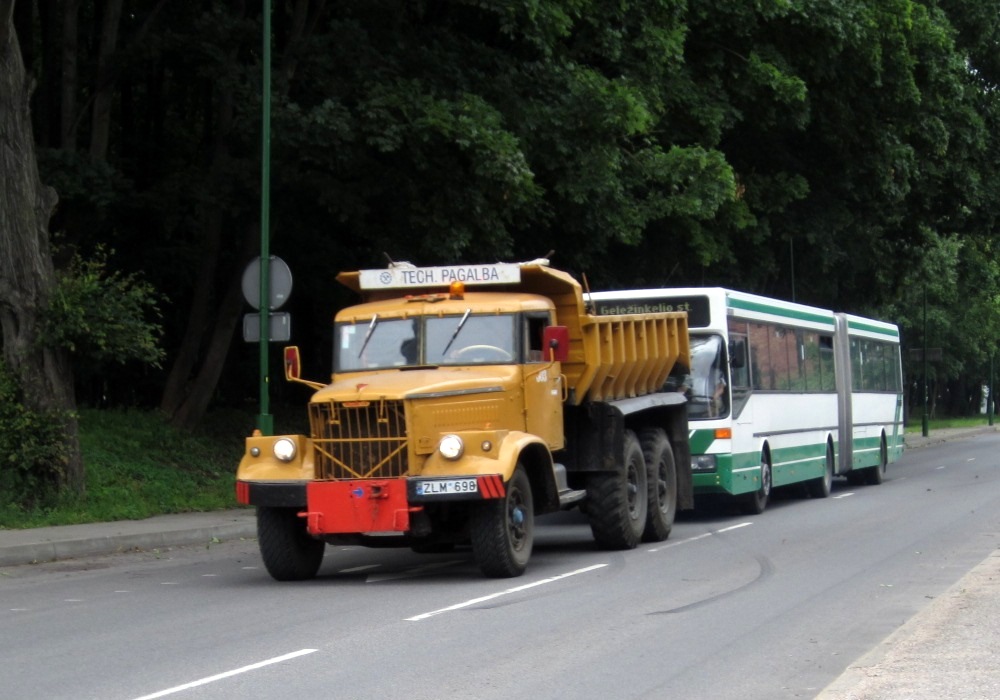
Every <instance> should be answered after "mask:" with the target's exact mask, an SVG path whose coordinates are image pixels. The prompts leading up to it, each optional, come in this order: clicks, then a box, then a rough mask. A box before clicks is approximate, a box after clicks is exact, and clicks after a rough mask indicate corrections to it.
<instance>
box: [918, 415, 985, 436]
mask: <svg viewBox="0 0 1000 700" xmlns="http://www.w3.org/2000/svg"><path fill="white" fill-rule="evenodd" d="M993 421H994V425H997V424H1000V418H997V417H996V416H994V419H993ZM988 424H989V420H988V418H987V417H986V416H982V415H979V416H966V417H962V418H931V419H930V420H928V421H927V429H928V430H929V431H930V432H932V433H933V432H934V431H935V430H942V429H944V428H978V427H980V426H986V425H988ZM922 431H923V425H922V423H921V418H920V416H917V417H915V418H914V417H913V416H910V421H909V423H907V425H906V432H908V433H919V432H922Z"/></svg>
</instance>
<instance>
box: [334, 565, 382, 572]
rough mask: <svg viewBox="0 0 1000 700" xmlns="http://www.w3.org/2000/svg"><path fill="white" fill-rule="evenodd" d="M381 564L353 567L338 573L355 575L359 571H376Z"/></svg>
mask: <svg viewBox="0 0 1000 700" xmlns="http://www.w3.org/2000/svg"><path fill="white" fill-rule="evenodd" d="M380 566H382V565H381V564H365V565H364V566H354V567H351V568H350V569H341V570H340V572H339V573H342V574H356V573H357V572H359V571H367V570H368V569H377V568H379V567H380Z"/></svg>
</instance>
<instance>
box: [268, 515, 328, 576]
mask: <svg viewBox="0 0 1000 700" xmlns="http://www.w3.org/2000/svg"><path fill="white" fill-rule="evenodd" d="M257 542H258V544H259V546H260V555H261V558H263V560H264V567H265V568H266V569H267V573H269V574H271V577H272V578H274V579H275V580H277V581H304V580H306V579H310V578H312V577H314V576H315V575H316V572H317V571H319V565H320V564H321V563H323V550H324V548H325V547H326V543H325V542H323V540H317V539H314V538H313V537H310V536H309V533H308V532H307V531H306V521H305V520H304V519H303V518H300V517H299V514H298V509H296V508H265V507H264V506H258V507H257Z"/></svg>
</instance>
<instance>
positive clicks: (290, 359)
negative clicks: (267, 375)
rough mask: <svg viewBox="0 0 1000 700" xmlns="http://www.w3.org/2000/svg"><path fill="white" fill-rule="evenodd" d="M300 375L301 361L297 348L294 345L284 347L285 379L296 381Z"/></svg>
mask: <svg viewBox="0 0 1000 700" xmlns="http://www.w3.org/2000/svg"><path fill="white" fill-rule="evenodd" d="M301 376H302V362H301V361H300V360H299V349H298V347H297V346H295V345H291V346H289V347H287V348H285V379H286V380H287V381H290V382H294V381H298V380H299V378H300V377H301Z"/></svg>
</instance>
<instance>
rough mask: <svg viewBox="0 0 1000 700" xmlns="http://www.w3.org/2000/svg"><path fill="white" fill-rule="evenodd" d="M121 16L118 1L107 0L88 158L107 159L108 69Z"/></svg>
mask: <svg viewBox="0 0 1000 700" xmlns="http://www.w3.org/2000/svg"><path fill="white" fill-rule="evenodd" d="M121 16H122V0H108V2H107V3H105V5H104V18H103V21H102V22H101V43H100V48H99V50H98V54H97V80H96V81H95V85H94V111H93V117H92V119H91V123H90V157H91V158H93V159H94V160H97V161H104V160H107V157H108V135H109V134H110V133H111V103H112V101H113V99H114V86H115V81H114V77H113V71H112V70H111V63H112V58H113V56H114V53H115V47H116V46H117V45H118V25H119V23H120V20H121Z"/></svg>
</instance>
